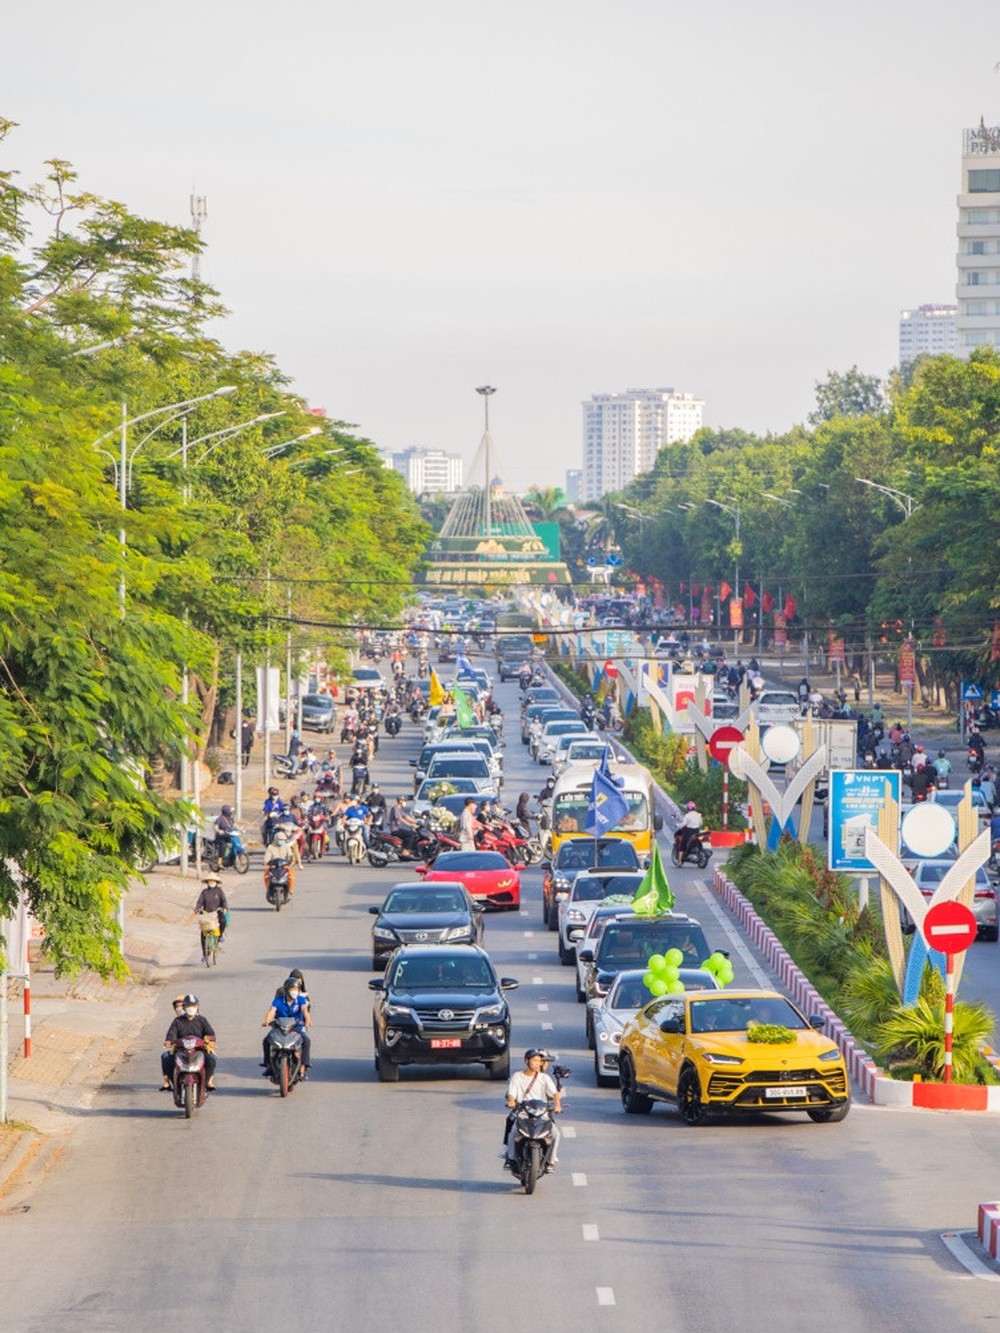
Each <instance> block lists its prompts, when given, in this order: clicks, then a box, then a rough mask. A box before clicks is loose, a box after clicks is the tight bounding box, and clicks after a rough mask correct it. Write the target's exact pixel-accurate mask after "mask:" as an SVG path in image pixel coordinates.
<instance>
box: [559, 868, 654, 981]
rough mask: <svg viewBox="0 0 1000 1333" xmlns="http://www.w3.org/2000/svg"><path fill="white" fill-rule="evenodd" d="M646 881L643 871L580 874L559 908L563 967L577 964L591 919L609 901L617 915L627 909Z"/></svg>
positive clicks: (560, 957) (560, 956)
mask: <svg viewBox="0 0 1000 1333" xmlns="http://www.w3.org/2000/svg"><path fill="white" fill-rule="evenodd" d="M644 877H645V871H643V870H631V871H630V870H614V869H611V870H600V869H598V870H595V869H590V870H581V871H580V873H579V874H578V875H577V877H576V879H574V881H573V887H572V888H571V889H570V891H569V894H568V896H567V897H566V898H565V899H563V901H561V902H560V904H559V961H560V962H561V963H562V964H563V966H564V967H572V966H573V964H574V963H575V962H576V944H577V941H578V940H582V939H583V936H584V933H585V932H586V929H587V926H588V924H589V922H590V918H591V917H592V916H593V915H594V912H595V911H596V910H597V908H598V907H600V906H601V905H602V904H603V903H604V902H605V901H606V899H608V898H612V899H614V900H615V903H616V904H617V908H618V911H622V909H623V908H624V909H626V910H627V909H628V908H629V907H630V906H631V903H632V900H633V898H634V897H635V894H636V890H637V889H638V887H639V885H640V884H641V883H642V881H643V878H644Z"/></svg>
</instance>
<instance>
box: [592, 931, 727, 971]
mask: <svg viewBox="0 0 1000 1333" xmlns="http://www.w3.org/2000/svg"><path fill="white" fill-rule="evenodd" d="M668 949H680V951H681V953H682V954H683V955H684V958H685V960H686V961H687V962H688V963H689V965H694V964H697V963H699V962H700V961H701V959H703V958H707V957H708V955H709V954H710V953H711V950H710V949H709V947H708V944H707V942H706V940H705V934H704V931H703V930H702V928H701V927H700V926H697V925H694V924H693V923H691V922H687V921H648V922H645V921H644V922H642V923H641V924H640V923H632V922H619V921H612V922H610V923H609V924H608V926H607V927H606V928H605V931H604V934H603V935H602V936H601V942H600V944H599V945H598V946H597V956H596V963H597V966H598V967H599V968H600V969H602V970H604V971H611V972H621V971H623V970H624V969H625V968H627V967H645V966H646V964H647V962H648V961H649V959H650V958H652V956H653V954H654V953H666V952H667V950H668Z"/></svg>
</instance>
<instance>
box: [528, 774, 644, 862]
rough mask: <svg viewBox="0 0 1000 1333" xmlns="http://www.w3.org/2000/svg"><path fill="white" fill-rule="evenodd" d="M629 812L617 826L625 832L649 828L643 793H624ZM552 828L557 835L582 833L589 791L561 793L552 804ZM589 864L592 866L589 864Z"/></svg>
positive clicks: (588, 805) (588, 804) (588, 803)
mask: <svg viewBox="0 0 1000 1333" xmlns="http://www.w3.org/2000/svg"><path fill="white" fill-rule="evenodd" d="M622 795H623V796H624V797H625V800H626V801H627V802H628V810H627V811H626V813H625V815H624V816H623V817H622V819H621V821H620V822H619V823H618V824H617V825H616V827H617V828H620V829H621V830H622V831H623V832H636V833H639V832H643V831H644V830H646V829H648V828H649V813H648V807H647V805H646V798H645V796H644V795H643V794H642V792H628V791H626V792H622ZM552 807H553V809H552V826H553V828H554V829H555V831H556V832H557V833H582V832H583V831H584V829H585V828H586V826H587V811H588V809H589V808H590V792H589V791H566V792H561V793H560V795H558V796H557V797H556V798H555V800H554V801H553V802H552ZM588 864H590V863H589V862H588Z"/></svg>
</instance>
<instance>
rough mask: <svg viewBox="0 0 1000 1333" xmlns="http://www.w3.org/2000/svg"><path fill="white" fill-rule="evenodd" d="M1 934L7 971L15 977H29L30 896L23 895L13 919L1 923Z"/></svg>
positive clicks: (6, 919)
mask: <svg viewBox="0 0 1000 1333" xmlns="http://www.w3.org/2000/svg"><path fill="white" fill-rule="evenodd" d="M0 934H2V935H3V948H4V953H5V954H6V955H7V970H8V972H10V973H11V975H12V976H15V977H26V976H27V975H28V941H29V940H30V939H31V913H30V912H29V911H28V895H27V894H26V893H22V894H21V896H20V897H19V898H18V900H17V907H16V909H15V911H14V915H13V916H12V917H4V918H3V920H2V921H0Z"/></svg>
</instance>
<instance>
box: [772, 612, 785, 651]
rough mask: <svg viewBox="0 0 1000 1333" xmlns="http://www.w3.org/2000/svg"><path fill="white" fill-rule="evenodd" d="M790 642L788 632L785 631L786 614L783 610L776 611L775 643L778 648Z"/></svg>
mask: <svg viewBox="0 0 1000 1333" xmlns="http://www.w3.org/2000/svg"><path fill="white" fill-rule="evenodd" d="M787 643H788V634H787V633H786V632H785V616H784V613H783V612H782V611H775V613H774V645H775V647H776V648H783V647H784V646H785V645H786V644H787Z"/></svg>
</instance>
